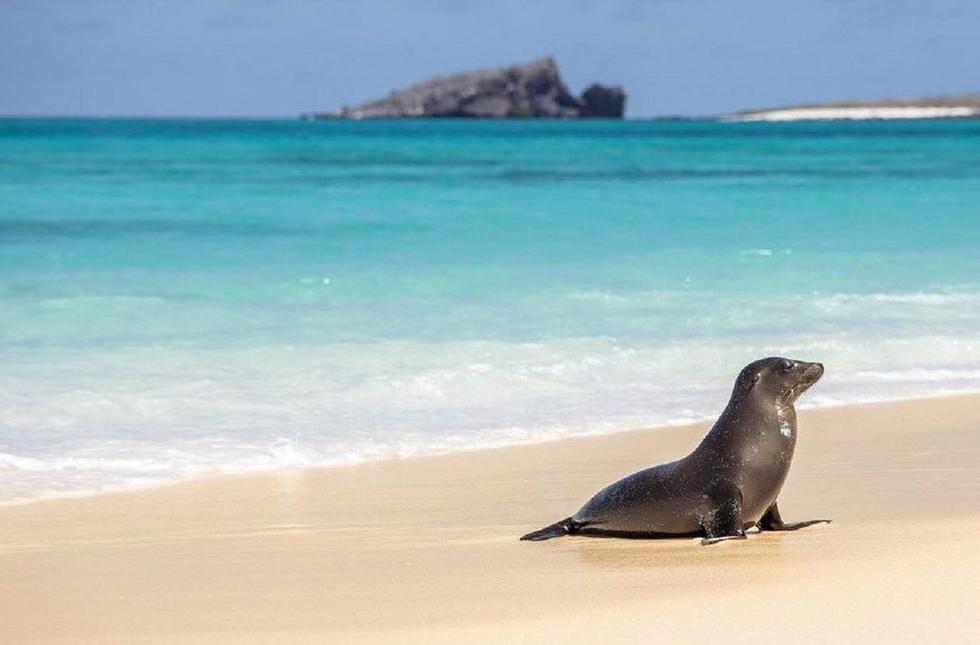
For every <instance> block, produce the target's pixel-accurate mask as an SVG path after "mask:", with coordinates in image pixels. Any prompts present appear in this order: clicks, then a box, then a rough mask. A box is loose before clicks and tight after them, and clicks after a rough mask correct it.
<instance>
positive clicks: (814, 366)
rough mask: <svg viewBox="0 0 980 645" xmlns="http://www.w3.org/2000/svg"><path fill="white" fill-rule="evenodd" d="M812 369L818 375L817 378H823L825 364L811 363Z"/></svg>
mask: <svg viewBox="0 0 980 645" xmlns="http://www.w3.org/2000/svg"><path fill="white" fill-rule="evenodd" d="M810 369H813V370H814V371H816V373H817V378H820V377H821V376H823V363H810Z"/></svg>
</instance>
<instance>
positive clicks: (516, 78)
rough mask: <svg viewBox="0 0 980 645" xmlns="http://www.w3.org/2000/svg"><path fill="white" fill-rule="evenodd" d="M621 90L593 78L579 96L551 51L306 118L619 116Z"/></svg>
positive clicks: (623, 95) (622, 98)
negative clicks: (571, 89) (521, 62)
mask: <svg viewBox="0 0 980 645" xmlns="http://www.w3.org/2000/svg"><path fill="white" fill-rule="evenodd" d="M625 106H626V92H625V91H623V88H621V87H618V86H607V85H599V84H598V83H594V84H592V85H590V86H589V87H587V88H586V89H585V91H583V92H582V94H581V95H580V96H575V95H573V94H572V93H571V92H569V91H568V88H567V87H566V86H565V83H564V82H563V81H562V79H561V75H560V74H559V73H558V65H557V64H556V63H555V60H554V59H553V58H551V57H547V58H542V59H539V60H535V61H531V62H530V63H526V64H524V65H512V66H510V67H502V68H496V69H484V70H478V71H475V72H467V73H463V74H453V75H451V76H440V77H437V78H432V79H429V80H426V81H422V82H420V83H416V84H415V85H411V86H409V87H407V88H406V89H403V90H399V91H395V92H392V93H391V94H390V95H388V96H387V97H386V98H383V99H377V100H374V101H368V102H367V103H362V104H361V105H357V106H354V107H343V108H341V109H340V110H339V111H338V112H318V113H313V114H307V115H303V116H304V118H307V119H403V118H426V117H470V118H483V119H507V118H539V119H565V118H582V117H593V118H610V119H621V118H622V117H623V112H624V109H625Z"/></svg>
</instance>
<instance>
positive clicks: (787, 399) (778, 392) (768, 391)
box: [735, 356, 823, 405]
mask: <svg viewBox="0 0 980 645" xmlns="http://www.w3.org/2000/svg"><path fill="white" fill-rule="evenodd" d="M821 376H823V365H821V364H820V363H808V362H806V361H796V360H793V359H791V358H782V357H779V356H772V357H769V358H761V359H759V360H757V361H753V362H751V363H749V364H748V365H746V366H745V367H744V368H742V371H741V372H740V373H739V375H738V379H737V380H736V381H735V395H736V396H752V397H754V398H755V397H758V398H761V399H763V400H766V401H775V402H776V403H778V404H784V405H785V404H790V405H792V404H793V403H794V402H795V401H796V400H797V399H798V398H800V395H802V394H803V393H804V392H806V391H807V390H808V389H810V386H812V385H813V384H814V383H816V382H817V381H819V380H820V377H821Z"/></svg>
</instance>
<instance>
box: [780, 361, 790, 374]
mask: <svg viewBox="0 0 980 645" xmlns="http://www.w3.org/2000/svg"><path fill="white" fill-rule="evenodd" d="M782 367H783V372H788V371H790V370H791V369H793V362H792V361H783V366H782Z"/></svg>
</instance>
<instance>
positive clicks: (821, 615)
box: [0, 396, 980, 644]
mask: <svg viewBox="0 0 980 645" xmlns="http://www.w3.org/2000/svg"><path fill="white" fill-rule="evenodd" d="M704 429H705V425H704V424H701V425H697V426H690V427H683V428H669V429H657V430H645V431H635V432H624V433H621V434H616V435H611V436H605V437H595V438H583V439H572V440H566V441H561V442H554V443H549V444H541V445H536V446H528V447H516V448H506V449H501V450H492V451H483V452H474V453H469V454H464V455H454V456H447V457H433V458H424V459H406V460H398V461H388V462H383V463H376V464H369V465H364V466H357V467H350V468H336V469H330V470H305V471H290V472H281V473H275V474H267V475H258V476H247V477H246V476H241V477H219V478H212V479H207V480H203V481H196V482H189V483H183V484H179V485H175V486H170V487H166V488H159V489H155V490H150V491H139V492H128V493H119V494H112V495H103V496H98V497H92V498H86V499H71V500H50V501H43V502H36V503H32V504H28V505H23V506H10V507H3V508H0V643H52V642H64V643H69V642H70V643H88V642H97V643H239V642H243V643H328V642H329V643H336V642H365V641H367V642H372V641H374V642H399V643H404V642H426V643H430V642H508V643H516V642H558V641H563V642H586V641H588V642H590V643H596V642H634V643H649V642H685V643H690V642H699V641H701V642H704V641H720V642H725V643H728V644H730V643H733V642H735V643H740V642H754V643H759V642H774V641H784V640H786V639H791V640H794V641H846V642H872V641H873V642H889V641H896V640H897V641H904V642H911V641H916V642H964V643H965V642H977V641H976V638H977V634H978V633H980V606H978V600H977V597H978V593H977V592H978V586H980V585H978V583H980V575H978V574H980V530H978V529H980V396H961V397H951V398H946V399H934V400H928V401H913V402H903V403H894V404H881V405H867V406H850V407H846V408H837V409H831V410H819V411H804V412H802V413H801V415H800V439H799V443H798V445H797V453H796V458H795V461H794V464H793V469H792V470H791V472H790V476H789V481H788V482H787V485H786V487H785V488H784V490H783V493H782V495H781V496H780V507H781V509H782V512H783V516H784V517H785V518H786V519H787V520H788V521H792V520H801V519H808V518H815V517H832V518H833V519H834V523H833V524H831V525H818V526H815V527H811V528H808V529H805V530H803V531H799V532H796V533H785V534H778V533H777V534H768V533H767V534H755V535H751V536H750V538H749V539H748V540H746V541H739V542H729V543H723V544H720V545H716V546H711V547H701V546H700V545H699V544H698V542H697V540H694V539H681V540H659V541H630V540H614V539H596V538H592V539H589V538H583V537H570V538H563V539H559V540H552V541H549V542H543V543H527V542H518V541H517V537H518V536H519V535H521V534H522V533H523V532H525V531H527V530H530V529H535V528H539V527H540V526H543V525H544V524H547V523H550V522H552V521H554V520H557V519H559V518H561V517H564V516H566V515H568V514H570V513H571V512H573V511H574V510H575V509H576V508H577V507H578V506H579V505H580V504H581V503H582V502H583V501H585V500H586V499H587V498H588V497H589V496H590V495H591V494H592V493H593V492H595V491H596V490H598V489H599V488H600V487H602V486H603V485H605V484H607V483H609V482H610V481H612V480H614V479H616V478H618V477H619V476H621V475H624V474H626V473H628V472H630V471H632V470H635V469H638V468H641V467H644V466H647V465H650V464H653V463H658V462H661V461H665V460H669V459H673V458H676V457H679V456H682V455H683V454H686V452H687V451H688V450H689V449H691V448H692V447H693V446H694V445H695V444H696V443H697V441H698V440H699V439H700V437H701V435H702V433H703V431H704Z"/></svg>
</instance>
